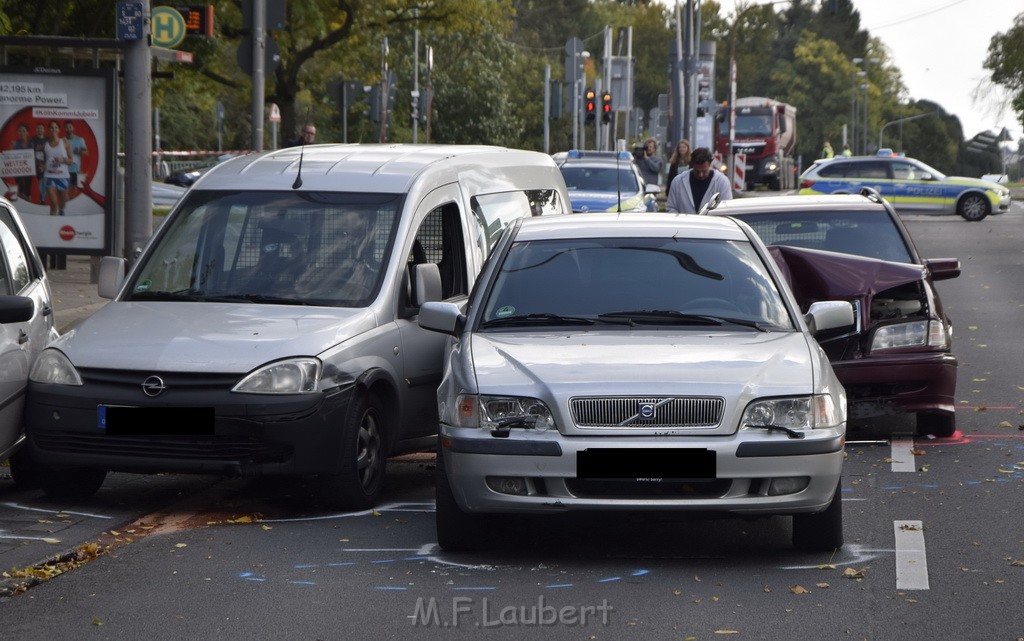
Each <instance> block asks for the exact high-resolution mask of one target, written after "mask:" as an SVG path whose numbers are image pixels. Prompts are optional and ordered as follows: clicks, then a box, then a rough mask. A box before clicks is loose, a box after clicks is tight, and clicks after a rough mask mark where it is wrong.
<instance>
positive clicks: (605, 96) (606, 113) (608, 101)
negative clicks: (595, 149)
mask: <svg viewBox="0 0 1024 641" xmlns="http://www.w3.org/2000/svg"><path fill="white" fill-rule="evenodd" d="M611 121H612V94H611V93H609V92H607V91H606V92H604V93H602V94H601V122H603V123H604V124H606V125H607V124H608V123H610V122H611Z"/></svg>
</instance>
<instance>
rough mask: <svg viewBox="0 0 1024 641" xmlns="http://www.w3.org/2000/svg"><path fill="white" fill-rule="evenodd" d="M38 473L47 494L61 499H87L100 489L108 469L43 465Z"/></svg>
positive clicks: (40, 482)
mask: <svg viewBox="0 0 1024 641" xmlns="http://www.w3.org/2000/svg"><path fill="white" fill-rule="evenodd" d="M36 474H38V480H39V484H40V485H41V486H42V488H43V492H44V493H45V494H46V496H48V497H49V498H51V499H58V500H61V501H80V500H83V499H87V498H89V497H90V496H92V495H93V494H95V493H96V492H97V491H98V490H99V489H100V486H101V485H103V481H104V480H105V479H106V478H107V471H106V470H94V469H91V468H86V467H64V468H45V467H41V468H39V469H38V470H37V471H36Z"/></svg>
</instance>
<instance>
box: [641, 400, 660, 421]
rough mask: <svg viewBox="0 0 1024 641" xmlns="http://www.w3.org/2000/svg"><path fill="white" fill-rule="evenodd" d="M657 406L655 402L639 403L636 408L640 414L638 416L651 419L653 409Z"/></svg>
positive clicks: (653, 412)
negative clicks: (638, 406)
mask: <svg viewBox="0 0 1024 641" xmlns="http://www.w3.org/2000/svg"><path fill="white" fill-rule="evenodd" d="M657 407H658V406H657V404H656V403H640V408H639V410H638V413H639V414H640V418H644V419H652V418H654V414H655V410H656V409H657Z"/></svg>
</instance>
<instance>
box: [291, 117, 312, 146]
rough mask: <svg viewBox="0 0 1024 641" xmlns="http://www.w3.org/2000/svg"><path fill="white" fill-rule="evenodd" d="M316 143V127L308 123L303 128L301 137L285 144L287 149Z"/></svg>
mask: <svg viewBox="0 0 1024 641" xmlns="http://www.w3.org/2000/svg"><path fill="white" fill-rule="evenodd" d="M315 142H316V125H314V124H313V123H311V122H307V123H306V124H304V125H303V126H302V130H301V133H300V134H299V136H298V137H297V138H293V139H292V140H289V141H288V142H287V143H285V147H301V146H302V145H312V144H313V143H315Z"/></svg>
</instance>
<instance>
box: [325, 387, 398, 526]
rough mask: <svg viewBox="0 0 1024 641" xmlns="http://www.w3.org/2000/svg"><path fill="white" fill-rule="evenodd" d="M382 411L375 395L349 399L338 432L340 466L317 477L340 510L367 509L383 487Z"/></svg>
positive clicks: (384, 463) (384, 438)
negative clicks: (345, 415)
mask: <svg viewBox="0 0 1024 641" xmlns="http://www.w3.org/2000/svg"><path fill="white" fill-rule="evenodd" d="M386 435H387V426H386V414H385V412H384V408H383V406H382V404H381V402H380V399H378V398H377V397H376V396H374V395H372V394H360V395H358V396H357V397H356V398H355V399H353V401H352V405H351V406H350V408H349V412H348V416H347V417H346V419H345V424H344V425H343V426H342V436H341V439H342V440H341V470H340V471H339V472H338V473H337V474H330V475H325V476H323V477H322V478H321V481H322V483H323V490H324V494H325V500H326V502H327V503H328V504H330V505H331V506H332V507H334V508H336V509H340V510H367V509H369V508H371V507H373V506H374V505H376V504H377V501H378V500H380V495H381V493H382V492H383V490H384V474H385V471H386V468H387V459H386V458H385V456H386V447H385V444H386V442H387V441H386Z"/></svg>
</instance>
